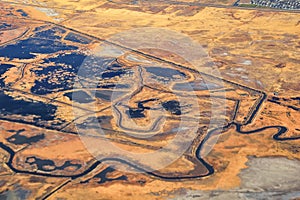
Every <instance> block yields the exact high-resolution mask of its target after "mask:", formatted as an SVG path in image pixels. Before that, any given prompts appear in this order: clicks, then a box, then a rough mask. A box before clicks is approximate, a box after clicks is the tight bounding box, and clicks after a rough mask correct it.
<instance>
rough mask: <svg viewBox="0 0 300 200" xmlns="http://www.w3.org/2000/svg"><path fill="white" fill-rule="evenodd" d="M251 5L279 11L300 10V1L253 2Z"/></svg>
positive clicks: (260, 0) (266, 0) (256, 0)
mask: <svg viewBox="0 0 300 200" xmlns="http://www.w3.org/2000/svg"><path fill="white" fill-rule="evenodd" d="M251 4H254V5H258V6H266V7H271V8H278V9H290V10H297V9H300V0H251Z"/></svg>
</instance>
